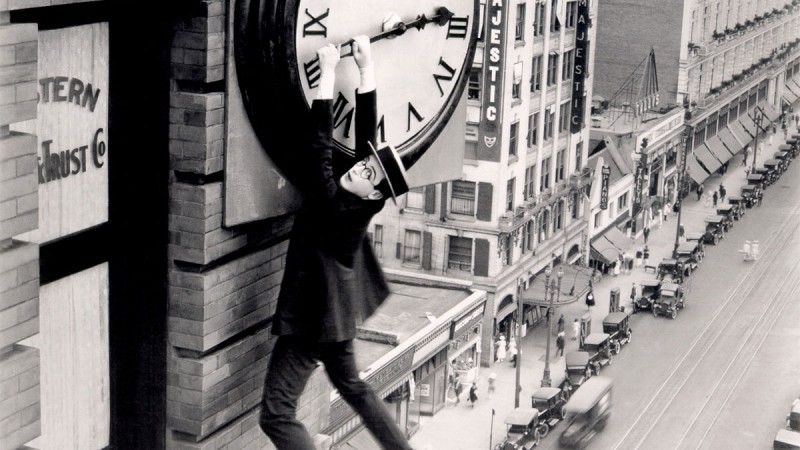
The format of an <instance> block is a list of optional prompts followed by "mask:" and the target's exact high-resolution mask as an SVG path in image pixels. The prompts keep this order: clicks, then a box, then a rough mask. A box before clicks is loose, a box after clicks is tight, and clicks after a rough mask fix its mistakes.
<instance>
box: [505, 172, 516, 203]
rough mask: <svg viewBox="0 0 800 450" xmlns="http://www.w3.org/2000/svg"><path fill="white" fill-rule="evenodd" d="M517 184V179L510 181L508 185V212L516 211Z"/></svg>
mask: <svg viewBox="0 0 800 450" xmlns="http://www.w3.org/2000/svg"><path fill="white" fill-rule="evenodd" d="M516 183H517V179H516V178H512V179H510V180H508V183H506V211H513V210H514V185H515V184H516Z"/></svg>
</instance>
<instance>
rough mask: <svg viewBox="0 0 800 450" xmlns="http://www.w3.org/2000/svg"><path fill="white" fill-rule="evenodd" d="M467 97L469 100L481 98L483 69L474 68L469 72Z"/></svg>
mask: <svg viewBox="0 0 800 450" xmlns="http://www.w3.org/2000/svg"><path fill="white" fill-rule="evenodd" d="M467 98H468V99H469V100H480V99H481V71H480V70H477V69H472V71H471V72H470V73H469V84H468V85H467Z"/></svg>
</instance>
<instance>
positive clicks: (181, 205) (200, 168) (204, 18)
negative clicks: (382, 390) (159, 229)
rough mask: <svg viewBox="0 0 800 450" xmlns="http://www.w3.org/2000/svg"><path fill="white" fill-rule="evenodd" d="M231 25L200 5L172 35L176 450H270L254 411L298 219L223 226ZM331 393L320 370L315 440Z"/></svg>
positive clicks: (171, 311)
mask: <svg viewBox="0 0 800 450" xmlns="http://www.w3.org/2000/svg"><path fill="white" fill-rule="evenodd" d="M227 23H228V18H227V17H226V2H224V1H222V0H192V1H189V2H185V3H184V6H183V7H182V9H181V17H180V18H179V19H178V20H177V21H176V23H175V25H174V30H173V31H174V34H173V40H172V48H171V73H172V78H173V83H172V85H173V91H172V93H171V95H170V113H169V118H170V124H169V152H170V171H171V182H170V187H169V264H170V269H169V276H168V285H169V286H168V289H169V292H168V304H169V308H168V318H167V319H168V343H167V345H168V352H167V353H168V361H167V370H168V372H167V448H172V449H218V448H225V449H249V448H259V449H260V448H273V447H272V445H271V444H270V443H269V441H268V439H267V438H266V437H265V436H264V434H263V433H262V432H261V430H260V428H259V427H258V413H259V402H260V399H261V392H262V387H263V382H264V374H265V372H266V368H267V364H268V361H269V355H270V352H271V350H272V347H273V345H274V340H275V338H274V336H272V335H271V333H270V318H271V317H272V315H273V313H274V311H275V304H276V301H277V297H278V290H279V287H280V282H281V279H282V277H283V268H284V265H285V259H286V258H285V255H286V250H287V248H288V234H289V231H290V230H291V224H292V217H291V215H289V216H282V217H278V218H274V219H269V220H265V221H261V222H258V223H254V224H248V225H245V226H240V227H234V228H225V227H223V216H222V214H223V211H222V208H223V195H224V192H223V186H222V184H223V183H222V181H223V172H222V171H223V157H224V139H225V123H224V120H225V104H226V102H225V92H224V81H225V79H224V77H225V58H226V57H230V55H226V53H225V46H224V43H225V42H226V24H227ZM330 391H331V388H330V386H329V384H328V380H327V377H326V376H325V374H324V372H323V371H322V370H318V371H317V372H315V373H314V375H313V376H312V378H311V380H310V381H309V384H308V386H307V388H306V392H305V393H304V395H303V396H302V397H301V399H300V402H299V408H298V417H299V418H300V419H301V420H303V421H304V423H305V424H306V426H307V427H308V428H309V431H310V432H311V434H312V436H313V435H314V434H316V433H318V432H319V430H321V429H323V428H325V427H326V426H327V414H326V413H325V412H326V411H327V410H328V409H329V398H330ZM319 439H320V441H321V442H322V443H323V444H324V441H325V439H324V437H322V436H320V437H319ZM323 446H324V445H323Z"/></svg>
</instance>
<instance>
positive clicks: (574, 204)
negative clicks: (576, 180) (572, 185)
mask: <svg viewBox="0 0 800 450" xmlns="http://www.w3.org/2000/svg"><path fill="white" fill-rule="evenodd" d="M579 200H580V197H579V196H578V193H577V192H574V193H573V194H572V211H571V216H572V218H573V219H577V218H578V201H579Z"/></svg>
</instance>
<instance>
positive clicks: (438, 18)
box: [341, 6, 453, 58]
mask: <svg viewBox="0 0 800 450" xmlns="http://www.w3.org/2000/svg"><path fill="white" fill-rule="evenodd" d="M452 17H453V12H452V11H450V10H449V9H447V8H445V7H444V6H442V7H439V8H436V15H435V16H433V17H430V18H428V17H425V14H422V15H419V16H417V18H416V19H414V20H412V21H411V22H408V23H405V22H398V23H396V24H395V26H394V27H392V28H391V29H388V30H386V31H383V32H381V33H378V34H376V35H375V36H372V37H370V38H369V41H370V42H377V41H380V40H383V39H386V38H393V37H395V36H401V35H403V34H404V33H405V32H406V30H408V29H409V28H416V29H417V30H422V29H423V28H425V25H427V24H429V23H435V24H437V25H439V26H443V25H444V24H446V23H447V22H449V21H450V19H451V18H452ZM352 43H353V40H352V39H351V40H349V41H347V42H345V43H344V44H342V46H345V45H348V44H352ZM348 56H353V51H352V50H350V51H348V52H347V53H345V54H343V55H341V58H346V57H348Z"/></svg>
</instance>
